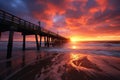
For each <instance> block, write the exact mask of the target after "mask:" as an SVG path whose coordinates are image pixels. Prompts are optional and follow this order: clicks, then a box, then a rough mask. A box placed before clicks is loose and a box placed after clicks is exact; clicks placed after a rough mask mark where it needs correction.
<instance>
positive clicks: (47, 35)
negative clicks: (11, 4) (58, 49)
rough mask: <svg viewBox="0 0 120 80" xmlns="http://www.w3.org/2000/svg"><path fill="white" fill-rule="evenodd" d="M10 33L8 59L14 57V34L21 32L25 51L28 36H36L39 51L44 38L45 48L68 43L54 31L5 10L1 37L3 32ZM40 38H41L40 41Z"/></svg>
mask: <svg viewBox="0 0 120 80" xmlns="http://www.w3.org/2000/svg"><path fill="white" fill-rule="evenodd" d="M5 31H9V38H8V45H7V59H9V58H11V57H12V47H13V36H14V32H20V33H21V34H22V36H23V50H25V48H26V47H25V42H26V36H27V35H35V40H36V47H37V50H39V49H40V47H41V42H42V37H44V45H45V47H50V46H54V45H55V44H62V43H64V42H66V41H68V39H67V38H65V37H63V36H61V35H58V34H57V33H54V32H52V31H49V30H47V29H45V28H42V27H41V26H40V22H39V25H36V24H33V23H31V22H29V21H26V20H24V19H21V18H19V17H17V16H15V15H13V14H10V13H8V12H6V11H4V10H0V36H1V33H2V32H5ZM38 36H39V37H38ZM38 38H40V39H39V40H40V41H39V40H38Z"/></svg>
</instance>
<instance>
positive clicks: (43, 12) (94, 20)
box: [0, 0, 120, 39]
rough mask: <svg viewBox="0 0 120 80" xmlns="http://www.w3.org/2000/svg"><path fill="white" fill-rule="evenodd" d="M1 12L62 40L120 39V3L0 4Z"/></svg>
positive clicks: (55, 0) (31, 0) (42, 0)
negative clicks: (28, 22)
mask: <svg viewBox="0 0 120 80" xmlns="http://www.w3.org/2000/svg"><path fill="white" fill-rule="evenodd" d="M0 8H1V9H5V10H7V11H10V12H11V13H14V14H16V15H18V16H20V17H22V18H24V19H26V20H29V21H31V22H33V23H36V24H38V21H41V25H42V27H44V28H46V29H49V30H51V31H54V32H58V33H59V34H62V35H63V36H68V37H75V36H76V37H78V36H79V38H84V39H88V38H89V39H95V38H96V39H97V38H98V39H99V38H102V36H103V38H105V37H104V36H106V38H107V39H109V38H110V39H111V37H109V36H112V37H113V38H114V39H120V37H119V35H120V0H0ZM117 36H118V37H117ZM115 37H116V38H115Z"/></svg>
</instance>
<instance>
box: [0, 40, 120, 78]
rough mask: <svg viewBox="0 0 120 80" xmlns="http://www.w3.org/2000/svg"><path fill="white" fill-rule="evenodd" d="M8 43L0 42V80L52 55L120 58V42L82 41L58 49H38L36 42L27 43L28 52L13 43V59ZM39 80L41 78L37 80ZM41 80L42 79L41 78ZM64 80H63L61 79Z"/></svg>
mask: <svg viewBox="0 0 120 80" xmlns="http://www.w3.org/2000/svg"><path fill="white" fill-rule="evenodd" d="M6 50H7V41H1V42H0V79H4V78H6V77H8V76H10V75H11V74H13V73H15V72H17V71H19V70H21V69H23V68H24V67H25V66H28V65H29V64H31V63H34V62H36V61H37V60H41V59H44V58H47V57H49V56H51V54H65V55H69V54H85V55H100V56H110V57H117V58H120V41H81V42H69V43H65V44H63V45H61V46H56V47H49V48H47V47H44V43H42V47H41V48H40V50H39V51H37V49H36V43H35V42H34V41H27V42H26V50H25V51H22V42H21V41H15V42H14V43H13V51H12V58H11V59H9V60H7V59H6ZM37 80H39V78H37ZM40 80H42V78H41V77H40ZM43 80H44V79H43ZM48 80H49V79H48ZM58 80H60V79H58ZM61 80H62V79H61Z"/></svg>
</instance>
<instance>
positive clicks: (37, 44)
mask: <svg viewBox="0 0 120 80" xmlns="http://www.w3.org/2000/svg"><path fill="white" fill-rule="evenodd" d="M35 39H36V46H37V50H39V49H40V48H39V43H38V36H37V34H36V35H35Z"/></svg>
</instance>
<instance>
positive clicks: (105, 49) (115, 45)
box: [0, 41, 120, 59]
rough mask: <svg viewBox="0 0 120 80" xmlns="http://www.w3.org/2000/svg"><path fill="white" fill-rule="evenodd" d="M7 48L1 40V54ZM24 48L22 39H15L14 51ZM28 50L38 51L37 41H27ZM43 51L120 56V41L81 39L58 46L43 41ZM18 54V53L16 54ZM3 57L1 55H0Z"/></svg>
mask: <svg viewBox="0 0 120 80" xmlns="http://www.w3.org/2000/svg"><path fill="white" fill-rule="evenodd" d="M6 50H7V41H1V42H0V56H4V55H5V54H6ZM21 50H22V41H14V43H13V53H14V51H18V52H19V51H20V52H21ZM26 50H30V51H36V43H35V41H27V42H26ZM40 50H41V51H49V52H58V53H60V52H62V53H63V52H64V53H67V52H77V53H91V54H98V55H108V56H116V57H120V41H80V42H69V43H66V44H64V45H62V46H57V47H49V48H46V47H44V43H42V48H41V49H40ZM15 55H17V53H16V54H15ZM2 58H3V57H2ZM0 59H1V57H0Z"/></svg>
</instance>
